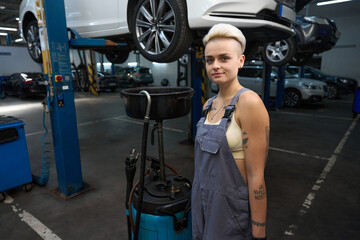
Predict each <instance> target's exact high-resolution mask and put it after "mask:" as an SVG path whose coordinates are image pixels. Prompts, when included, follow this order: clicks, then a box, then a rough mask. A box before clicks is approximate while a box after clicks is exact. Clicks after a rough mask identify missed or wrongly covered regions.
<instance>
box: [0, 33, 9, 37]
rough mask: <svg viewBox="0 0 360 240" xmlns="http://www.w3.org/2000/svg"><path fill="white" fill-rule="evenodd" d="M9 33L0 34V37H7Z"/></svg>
mask: <svg viewBox="0 0 360 240" xmlns="http://www.w3.org/2000/svg"><path fill="white" fill-rule="evenodd" d="M7 35H8V34H7V33H0V36H7Z"/></svg>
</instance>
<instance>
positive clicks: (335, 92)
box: [328, 84, 339, 99]
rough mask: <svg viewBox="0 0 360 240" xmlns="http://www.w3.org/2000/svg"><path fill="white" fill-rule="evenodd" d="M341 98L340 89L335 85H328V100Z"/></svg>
mask: <svg viewBox="0 0 360 240" xmlns="http://www.w3.org/2000/svg"><path fill="white" fill-rule="evenodd" d="M338 97H339V88H338V86H336V85H335V84H328V98H329V99H335V98H338Z"/></svg>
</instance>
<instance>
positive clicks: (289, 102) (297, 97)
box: [284, 89, 301, 107]
mask: <svg viewBox="0 0 360 240" xmlns="http://www.w3.org/2000/svg"><path fill="white" fill-rule="evenodd" d="M300 103H301V94H300V92H299V91H298V90H296V89H287V90H285V93H284V105H285V106H286V107H297V106H299V105H300Z"/></svg>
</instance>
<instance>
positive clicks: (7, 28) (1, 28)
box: [0, 27, 17, 32]
mask: <svg viewBox="0 0 360 240" xmlns="http://www.w3.org/2000/svg"><path fill="white" fill-rule="evenodd" d="M0 30H3V31H14V32H16V31H17V28H9V27H0Z"/></svg>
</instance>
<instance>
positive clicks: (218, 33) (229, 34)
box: [203, 23, 246, 54]
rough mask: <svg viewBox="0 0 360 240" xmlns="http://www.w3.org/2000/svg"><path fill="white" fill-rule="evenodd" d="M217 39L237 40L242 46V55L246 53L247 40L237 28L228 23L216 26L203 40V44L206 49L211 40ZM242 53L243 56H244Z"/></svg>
mask: <svg viewBox="0 0 360 240" xmlns="http://www.w3.org/2000/svg"><path fill="white" fill-rule="evenodd" d="M215 38H232V39H235V40H236V41H237V42H238V43H240V45H241V49H242V53H244V51H245V45H246V39H245V36H244V34H243V33H242V32H241V30H240V29H238V28H237V27H235V26H233V25H231V24H226V23H218V24H216V25H214V26H213V27H212V28H211V29H210V30H209V32H208V33H207V34H206V35H205V37H204V38H203V44H204V46H205V47H206V44H208V42H210V40H212V39H215ZM242 53H241V54H242Z"/></svg>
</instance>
